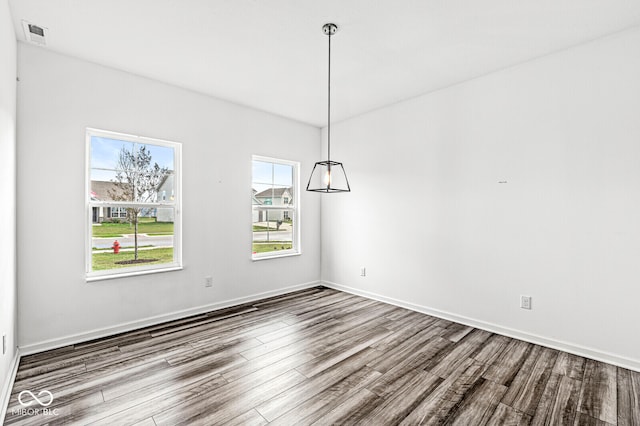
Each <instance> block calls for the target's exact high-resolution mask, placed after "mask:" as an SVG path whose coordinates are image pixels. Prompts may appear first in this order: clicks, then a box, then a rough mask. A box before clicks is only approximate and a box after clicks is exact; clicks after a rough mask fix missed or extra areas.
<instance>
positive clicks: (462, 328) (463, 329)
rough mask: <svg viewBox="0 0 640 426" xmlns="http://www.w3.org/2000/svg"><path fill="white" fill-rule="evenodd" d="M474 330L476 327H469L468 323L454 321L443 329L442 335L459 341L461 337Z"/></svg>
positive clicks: (453, 340)
mask: <svg viewBox="0 0 640 426" xmlns="http://www.w3.org/2000/svg"><path fill="white" fill-rule="evenodd" d="M473 330H474V328H473V327H469V326H468V325H463V324H457V323H453V324H451V325H450V326H448V327H447V328H445V329H444V330H443V332H442V335H441V336H440V337H442V338H444V339H448V340H451V341H452V342H454V343H455V342H459V341H460V339H462V338H463V337H464V336H466V335H467V334H469V333H471V332H472V331H473Z"/></svg>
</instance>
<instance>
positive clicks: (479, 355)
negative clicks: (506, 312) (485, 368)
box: [471, 334, 512, 365]
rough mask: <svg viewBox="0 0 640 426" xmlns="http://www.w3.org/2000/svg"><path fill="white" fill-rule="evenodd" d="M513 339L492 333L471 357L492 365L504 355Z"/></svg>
mask: <svg viewBox="0 0 640 426" xmlns="http://www.w3.org/2000/svg"><path fill="white" fill-rule="evenodd" d="M511 340H512V339H510V338H508V337H506V336H501V335H499V334H493V335H491V336H490V337H489V338H488V339H487V341H486V342H484V344H483V345H482V346H480V347H479V348H478V350H476V351H475V352H473V353H472V354H471V358H473V359H475V360H476V361H479V362H481V363H483V364H487V365H491V364H493V362H494V361H495V360H496V359H497V358H498V357H499V356H500V355H502V352H504V350H505V349H506V348H507V346H508V345H509V342H510V341H511Z"/></svg>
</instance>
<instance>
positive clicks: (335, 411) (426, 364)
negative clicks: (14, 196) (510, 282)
mask: <svg viewBox="0 0 640 426" xmlns="http://www.w3.org/2000/svg"><path fill="white" fill-rule="evenodd" d="M43 390H47V391H49V392H51V394H52V396H53V402H52V403H51V405H49V406H48V407H46V410H47V411H46V412H43V410H44V409H43V407H42V406H41V405H40V404H38V403H37V402H36V401H35V400H34V399H33V398H32V396H31V395H30V394H28V393H26V392H24V393H22V401H23V403H28V402H32V403H33V404H32V405H31V406H29V407H27V408H25V407H22V406H21V405H20V403H19V402H18V396H19V394H20V393H21V392H23V391H30V392H32V393H33V395H35V396H36V397H38V398H39V399H40V401H41V402H43V403H45V404H46V403H48V402H49V401H50V398H48V395H47V394H39V392H42V391H43ZM34 407H37V409H38V410H39V411H38V413H37V414H34V413H33V411H29V410H32V409H35V408H34ZM21 410H22V411H21ZM267 423H272V424H274V425H305V424H314V425H329V424H363V425H395V424H402V425H416V424H447V425H448V424H452V425H454V424H455V425H484V424H491V425H498V424H507V425H520V424H524V425H528V424H531V425H561V424H567V425H569V424H571V425H609V424H612V425H615V424H618V425H640V373H636V372H633V371H629V370H625V369H623V368H617V367H614V366H611V365H608V364H604V363H601V362H597V361H593V360H589V359H585V358H581V357H579V356H575V355H570V354H567V353H563V352H559V351H556V350H553V349H549V348H545V347H542V346H537V345H533V344H530V343H526V342H522V341H519V340H514V339H510V338H507V337H504V336H500V335H497V334H492V333H489V332H487V331H483V330H478V329H474V328H472V327H467V326H464V325H460V324H456V323H453V322H450V321H446V320H442V319H438V318H434V317H430V316H428V315H423V314H419V313H416V312H412V311H409V310H406V309H402V308H398V307H394V306H391V305H387V304H384V303H380V302H376V301H373V300H368V299H364V298H361V297H358V296H354V295H350V294H347V293H342V292H339V291H336V290H332V289H327V288H324V287H318V288H313V289H308V290H303V291H299V292H296V293H291V294H287V295H284V296H278V297H273V298H270V299H265V300H261V301H258V302H255V303H251V304H246V305H242V306H237V307H233V308H229V309H224V310H219V311H215V312H210V313H208V314H203V315H198V316H194V317H190V318H187V319H182V320H178V321H172V322H169V323H165V324H161V325H158V326H154V327H148V328H145V329H141V330H137V331H134V332H129V333H124V334H121V335H117V336H113V337H110V338H105V339H99V340H95V341H91V342H86V343H82V344H78V345H73V346H68V347H64V348H60V349H56V350H52V351H49V352H45V353H40V354H36V355H31V356H27V357H24V358H22V360H21V362H20V367H19V370H18V374H17V378H16V382H15V384H14V388H13V392H12V395H11V400H10V404H9V408H8V412H7V417H6V419H5V424H8V425H41V424H50V425H58V424H82V425H85V424H92V425H93V424H104V425H125V424H127V425H133V424H135V425H139V426H142V425H144V426H153V425H177V424H202V425H214V424H225V425H263V424H267Z"/></svg>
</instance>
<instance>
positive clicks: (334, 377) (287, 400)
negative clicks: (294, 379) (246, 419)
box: [256, 348, 376, 421]
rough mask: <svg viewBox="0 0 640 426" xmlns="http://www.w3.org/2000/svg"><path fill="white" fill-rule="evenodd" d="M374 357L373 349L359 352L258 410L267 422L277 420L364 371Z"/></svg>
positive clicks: (261, 405)
mask: <svg viewBox="0 0 640 426" xmlns="http://www.w3.org/2000/svg"><path fill="white" fill-rule="evenodd" d="M374 356H376V353H375V350H373V349H371V348H367V349H365V350H362V351H360V352H357V353H355V354H353V355H351V356H350V357H348V358H345V359H344V360H343V361H341V362H339V363H337V364H335V365H334V366H332V367H331V368H329V369H327V370H325V371H324V372H322V373H321V374H318V375H316V376H315V377H313V378H312V379H310V380H306V381H304V382H302V383H300V384H298V385H296V386H294V387H292V388H291V389H288V390H287V391H285V392H282V393H281V394H279V395H276V396H274V397H273V398H270V399H268V400H267V401H265V402H264V403H262V404H260V405H259V406H257V407H256V409H257V410H258V412H259V413H260V414H261V415H262V416H263V417H264V418H266V419H267V420H269V421H272V420H275V419H276V418H278V417H280V416H281V415H283V414H284V413H286V412H288V411H290V410H292V409H293V408H295V406H296V405H298V404H300V403H301V402H304V401H306V400H307V399H309V398H312V397H314V396H315V395H317V394H319V393H320V392H322V391H324V390H325V389H327V388H328V387H330V386H332V385H334V384H336V383H338V382H340V381H341V380H343V379H344V378H345V377H348V376H350V375H351V374H353V373H355V372H356V371H358V370H360V369H362V367H364V366H365V365H366V364H367V362H368V361H370V360H371V359H372V358H373V357H374Z"/></svg>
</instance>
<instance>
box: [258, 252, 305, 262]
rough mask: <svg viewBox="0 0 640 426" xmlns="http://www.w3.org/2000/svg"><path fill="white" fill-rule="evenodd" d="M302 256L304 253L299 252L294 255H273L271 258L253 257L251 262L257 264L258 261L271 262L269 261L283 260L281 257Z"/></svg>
mask: <svg viewBox="0 0 640 426" xmlns="http://www.w3.org/2000/svg"><path fill="white" fill-rule="evenodd" d="M301 254H302V252H300V251H297V252H292V253H283V254H274V255H271V256H260V257H252V258H251V260H253V261H254V262H256V261H259V260H269V259H278V258H281V257H291V256H300V255H301Z"/></svg>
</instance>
